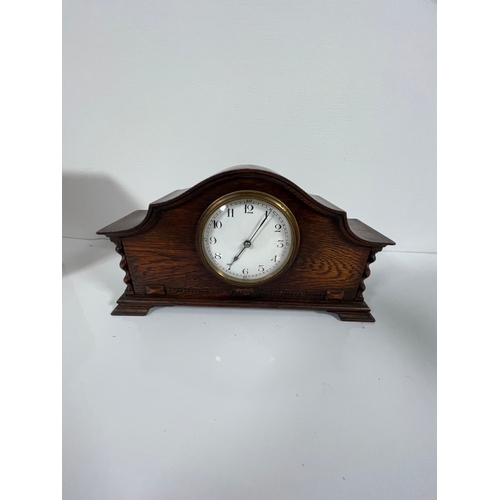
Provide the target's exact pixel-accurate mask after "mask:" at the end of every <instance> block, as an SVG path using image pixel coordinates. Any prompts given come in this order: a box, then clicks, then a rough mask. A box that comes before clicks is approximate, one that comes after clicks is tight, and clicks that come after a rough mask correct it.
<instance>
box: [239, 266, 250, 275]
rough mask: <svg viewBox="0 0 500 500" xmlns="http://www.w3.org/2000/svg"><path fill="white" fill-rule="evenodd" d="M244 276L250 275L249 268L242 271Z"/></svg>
mask: <svg viewBox="0 0 500 500" xmlns="http://www.w3.org/2000/svg"><path fill="white" fill-rule="evenodd" d="M241 272H242V273H243V274H248V273H249V271H248V268H246V267H245V269H243V271H241Z"/></svg>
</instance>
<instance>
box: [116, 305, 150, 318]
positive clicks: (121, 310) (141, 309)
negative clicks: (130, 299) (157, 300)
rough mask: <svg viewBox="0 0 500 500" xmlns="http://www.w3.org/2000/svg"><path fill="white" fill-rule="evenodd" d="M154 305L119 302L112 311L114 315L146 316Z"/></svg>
mask: <svg viewBox="0 0 500 500" xmlns="http://www.w3.org/2000/svg"><path fill="white" fill-rule="evenodd" d="M151 307H152V306H144V305H135V304H118V305H117V306H116V307H115V308H114V309H113V312H112V313H111V314H112V315H113V316H146V314H147V313H148V312H149V310H150V309H151Z"/></svg>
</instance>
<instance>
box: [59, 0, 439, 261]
mask: <svg viewBox="0 0 500 500" xmlns="http://www.w3.org/2000/svg"><path fill="white" fill-rule="evenodd" d="M63 97H64V99H63V124H64V128H63V234H64V236H70V237H85V238H93V237H96V235H95V231H96V230H98V229H100V228H101V227H103V226H105V225H107V224H108V223H110V222H113V221H114V220H116V219H117V218H119V217H122V216H123V215H126V214H128V213H129V212H131V211H132V210H135V209H145V208H147V206H148V204H149V203H150V202H152V201H154V200H156V199H158V198H160V197H162V196H164V195H165V194H168V193H169V192H171V191H173V190H175V189H179V188H186V187H190V186H192V185H194V184H196V183H197V182H200V181H201V180H203V179H205V178H206V177H208V176H210V175H213V174H215V173H217V172H219V171H221V170H223V169H225V168H228V167H231V166H234V165H240V164H255V165H261V166H264V167H267V168H270V169H271V170H274V171H276V172H277V173H279V174H281V175H283V176H285V177H287V178H289V179H290V180H291V181H292V182H295V183H296V184H298V185H299V186H300V187H302V188H303V189H305V190H306V191H307V192H310V193H312V194H318V195H321V196H323V197H324V198H326V199H327V200H329V201H331V202H332V203H334V204H336V205H337V206H339V207H341V208H343V209H344V210H346V211H347V213H348V216H349V217H354V218H359V219H361V220H362V221H363V222H365V223H367V224H368V225H371V226H372V227H374V228H375V229H377V230H378V231H380V232H382V233H383V234H386V235H387V236H389V237H390V238H392V239H393V240H394V241H396V243H397V245H398V246H397V250H398V251H418V252H435V251H436V4H435V3H434V2H432V1H431V0H411V1H410V0H405V1H401V0H382V1H377V2H374V1H369V0H361V1H349V0H337V1H317V0H313V1H308V2H304V1H284V0H266V1H261V0H256V1H252V2H250V1H245V2H242V1H238V2H234V1H229V0H226V1H224V0H215V1H210V2H207V1H202V0H189V1H173V2H166V1H158V0H143V1H141V2H137V1H131V0H125V1H117V0H105V1H90V2H89V1H83V0H66V1H65V2H64V3H63Z"/></svg>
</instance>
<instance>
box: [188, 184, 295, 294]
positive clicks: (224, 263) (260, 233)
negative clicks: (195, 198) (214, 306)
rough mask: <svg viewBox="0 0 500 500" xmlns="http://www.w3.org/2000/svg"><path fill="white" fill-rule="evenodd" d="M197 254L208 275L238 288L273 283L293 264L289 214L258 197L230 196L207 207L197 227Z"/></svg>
mask: <svg viewBox="0 0 500 500" xmlns="http://www.w3.org/2000/svg"><path fill="white" fill-rule="evenodd" d="M197 243H198V249H199V252H200V254H201V256H202V258H203V260H204V262H205V264H207V265H208V267H209V269H211V270H212V271H214V272H215V273H217V274H218V275H219V276H220V277H221V278H222V279H224V280H226V281H229V282H232V283H237V284H239V285H245V284H246V285H255V284H259V283H263V282H266V281H268V280H270V279H273V278H275V277H276V276H277V275H278V274H280V273H282V272H283V271H284V270H285V269H286V268H287V267H288V266H289V265H290V264H291V263H292V261H293V259H294V257H295V255H296V253H297V250H298V246H299V229H298V225H297V221H296V220H295V217H294V216H293V214H292V212H291V211H290V210H289V209H288V208H287V207H286V205H285V204H284V203H282V202H281V201H280V200H278V199H277V198H275V197H273V196H270V195H268V194H266V193H262V192H259V191H235V192H233V193H230V194H227V195H225V196H223V197H221V198H219V199H218V200H216V201H215V202H214V203H212V204H211V205H210V206H209V207H208V208H207V209H206V210H205V212H204V214H203V215H202V217H201V219H200V222H199V226H198V242H197Z"/></svg>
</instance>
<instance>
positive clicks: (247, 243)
mask: <svg viewBox="0 0 500 500" xmlns="http://www.w3.org/2000/svg"><path fill="white" fill-rule="evenodd" d="M250 246H252V243H251V242H250V241H249V240H246V241H244V242H243V248H242V249H241V250H240V253H239V254H238V255H235V256H234V257H233V260H232V261H231V262H230V263H229V264H228V266H229V267H228V270H231V266H232V265H233V264H234V263H235V262H236V261H237V260H238V259H239V258H240V255H241V254H242V253H243V252H244V251H245V249H247V248H248V247H250Z"/></svg>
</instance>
